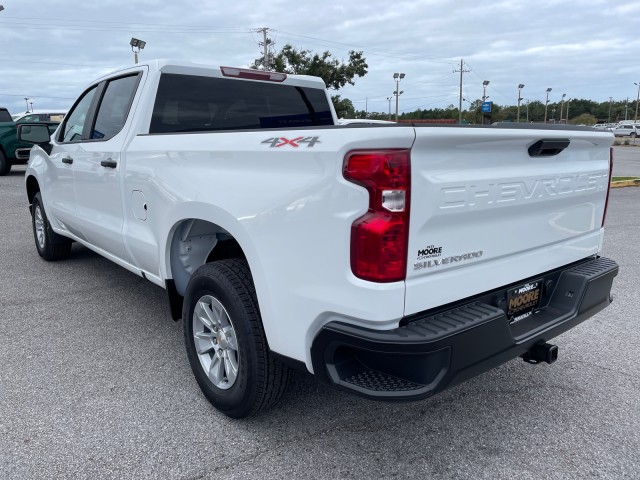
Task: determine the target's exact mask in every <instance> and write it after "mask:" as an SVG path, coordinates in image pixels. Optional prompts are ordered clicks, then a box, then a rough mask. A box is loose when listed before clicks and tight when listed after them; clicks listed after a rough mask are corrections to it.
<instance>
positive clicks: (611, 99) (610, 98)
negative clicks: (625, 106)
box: [607, 97, 613, 123]
mask: <svg viewBox="0 0 640 480" xmlns="http://www.w3.org/2000/svg"><path fill="white" fill-rule="evenodd" d="M612 102H613V97H609V118H608V119H607V123H611V103H612Z"/></svg>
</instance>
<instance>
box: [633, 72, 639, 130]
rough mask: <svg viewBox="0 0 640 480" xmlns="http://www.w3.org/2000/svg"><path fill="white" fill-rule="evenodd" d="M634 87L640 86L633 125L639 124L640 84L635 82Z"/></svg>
mask: <svg viewBox="0 0 640 480" xmlns="http://www.w3.org/2000/svg"><path fill="white" fill-rule="evenodd" d="M633 84H634V85H637V86H638V98H636V116H635V117H634V119H633V123H638V102H640V82H638V83H636V82H633Z"/></svg>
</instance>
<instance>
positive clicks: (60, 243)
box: [31, 192, 71, 261]
mask: <svg viewBox="0 0 640 480" xmlns="http://www.w3.org/2000/svg"><path fill="white" fill-rule="evenodd" d="M31 226H32V227H33V239H34V240H35V242H36V249H37V250H38V254H39V255H40V256H41V257H42V258H44V259H45V260H48V261H57V260H65V259H67V258H69V255H71V240H70V239H68V238H67V237H63V236H62V235H58V234H57V233H56V232H54V231H53V229H52V228H51V224H50V223H49V219H48V218H47V214H46V213H45V211H44V207H43V205H42V196H41V195H40V192H38V193H36V196H35V197H34V198H33V202H32V205H31ZM39 234H40V238H39Z"/></svg>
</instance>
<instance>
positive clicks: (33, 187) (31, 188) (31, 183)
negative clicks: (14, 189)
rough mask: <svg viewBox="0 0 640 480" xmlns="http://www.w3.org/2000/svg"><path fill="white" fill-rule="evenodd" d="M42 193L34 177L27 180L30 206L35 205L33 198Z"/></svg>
mask: <svg viewBox="0 0 640 480" xmlns="http://www.w3.org/2000/svg"><path fill="white" fill-rule="evenodd" d="M39 191H40V185H39V184H38V181H37V180H36V178H35V177H34V176H33V175H30V176H29V177H28V178H27V196H28V197H29V205H31V204H32V203H33V197H35V196H36V193H38V192H39Z"/></svg>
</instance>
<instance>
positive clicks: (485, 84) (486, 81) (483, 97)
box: [482, 80, 489, 103]
mask: <svg viewBox="0 0 640 480" xmlns="http://www.w3.org/2000/svg"><path fill="white" fill-rule="evenodd" d="M487 86H489V80H485V81H484V82H482V102H483V103H484V102H485V101H486V100H487Z"/></svg>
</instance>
